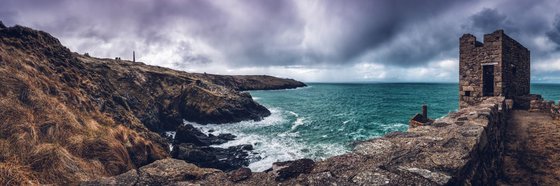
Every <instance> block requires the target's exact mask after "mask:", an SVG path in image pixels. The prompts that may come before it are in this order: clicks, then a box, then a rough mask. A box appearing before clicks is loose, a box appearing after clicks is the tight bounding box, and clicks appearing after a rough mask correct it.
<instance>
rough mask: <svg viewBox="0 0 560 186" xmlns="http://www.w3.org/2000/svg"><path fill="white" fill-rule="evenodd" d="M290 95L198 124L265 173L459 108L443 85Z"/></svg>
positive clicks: (546, 87) (340, 88)
mask: <svg viewBox="0 0 560 186" xmlns="http://www.w3.org/2000/svg"><path fill="white" fill-rule="evenodd" d="M308 85H309V86H308V87H304V88H298V89H290V90H268V91H250V93H251V95H252V96H253V99H255V100H256V101H257V102H259V103H261V104H263V105H264V106H266V107H267V108H269V109H270V110H271V112H272V115H271V116H269V117H266V118H265V119H264V120H262V121H244V122H239V123H232V124H222V125H212V124H211V125H198V124H196V123H191V124H193V125H195V126H196V127H198V128H200V129H201V130H202V131H203V132H206V133H208V131H210V130H214V132H213V133H214V134H219V133H232V134H234V135H237V139H236V140H234V141H230V142H228V143H225V144H222V145H217V147H228V146H233V145H240V144H252V145H253V146H254V147H255V150H254V151H255V152H257V153H258V154H255V155H254V156H253V157H252V159H251V164H250V165H249V168H251V169H252V170H253V171H264V170H266V169H268V168H270V166H271V165H272V163H273V162H277V161H287V160H294V159H299V158H312V159H324V158H328V157H331V156H335V155H340V154H343V153H345V152H348V151H349V150H351V148H352V144H353V142H355V141H358V140H366V139H371V138H375V137H379V136H382V135H384V134H386V133H389V132H393V131H406V129H407V127H408V124H407V122H408V120H409V119H410V118H411V117H412V116H413V115H414V114H416V113H418V112H420V111H421V105H422V104H427V105H428V115H429V116H430V117H431V118H440V117H443V116H446V115H447V114H448V113H449V112H452V111H456V110H457V108H458V85H457V84H451V83H450V84H442V83H376V84H327V83H310V84H308ZM532 93H538V94H542V95H543V96H544V97H545V98H546V99H550V100H557V99H560V85H555V84H535V85H533V86H532Z"/></svg>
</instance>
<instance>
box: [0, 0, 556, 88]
mask: <svg viewBox="0 0 560 186" xmlns="http://www.w3.org/2000/svg"><path fill="white" fill-rule="evenodd" d="M0 1H1V6H0V20H1V21H3V22H4V24H6V25H8V26H11V25H15V24H19V25H24V26H28V27H32V28H36V29H40V30H44V31H47V32H49V33H51V34H52V35H54V36H55V37H58V38H59V39H60V40H61V42H62V43H63V44H64V45H66V46H67V47H69V48H70V49H71V50H72V51H75V52H79V53H85V52H87V53H89V54H90V55H92V56H97V57H108V58H114V57H117V56H120V57H121V58H123V59H131V58H132V51H133V50H134V51H136V55H137V60H139V61H143V62H145V63H147V64H152V65H159V66H165V67H170V68H174V69H180V70H185V71H189V72H208V73H217V74H268V75H274V76H280V77H289V78H295V79H298V80H302V81H306V82H355V81H359V82H362V81H363V82H377V81H384V82H385V81H388V82H395V81H402V82H418V81H423V82H424V81H425V82H457V81H458V56H459V54H458V53H459V49H458V45H459V37H460V36H461V35H462V34H464V33H472V34H474V35H475V36H477V38H478V39H479V40H482V35H483V34H484V33H491V32H493V31H494V30H496V29H504V30H505V32H506V34H508V35H510V36H511V37H512V38H514V39H516V40H517V41H519V42H520V43H521V44H523V45H525V46H526V47H527V48H529V50H531V63H532V64H531V65H532V66H531V67H532V69H531V73H532V74H531V78H532V79H531V80H532V81H533V82H556V83H560V1H559V0H548V1H546V0H545V1H533V0H526V1H512V0H496V1H466V0H460V1H459V0H456V1H455V0H430V1H416V0H410V1H401V0H121V1H115V0H90V1H85V0H48V1H45V0H0Z"/></svg>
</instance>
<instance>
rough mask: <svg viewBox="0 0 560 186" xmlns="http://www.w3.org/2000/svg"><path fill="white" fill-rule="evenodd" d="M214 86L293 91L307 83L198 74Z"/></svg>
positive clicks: (290, 80) (274, 78)
mask: <svg viewBox="0 0 560 186" xmlns="http://www.w3.org/2000/svg"><path fill="white" fill-rule="evenodd" d="M197 75H198V77H201V78H204V79H207V80H209V81H211V82H212V83H214V84H217V85H222V86H226V87H231V88H233V89H235V90H240V91H243V90H275V89H292V88H298V87H305V86H307V85H306V84H305V83H302V82H299V81H296V80H293V79H280V78H276V77H273V76H266V75H239V76H224V75H213V74H197Z"/></svg>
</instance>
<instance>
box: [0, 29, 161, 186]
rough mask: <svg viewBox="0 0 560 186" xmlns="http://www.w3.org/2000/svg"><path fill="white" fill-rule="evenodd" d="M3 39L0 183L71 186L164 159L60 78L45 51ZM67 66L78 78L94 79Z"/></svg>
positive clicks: (156, 149) (157, 149)
mask: <svg viewBox="0 0 560 186" xmlns="http://www.w3.org/2000/svg"><path fill="white" fill-rule="evenodd" d="M5 42H6V41H4V43H3V41H2V38H1V37H0V59H1V62H0V185H29V184H39V183H40V184H51V183H54V184H72V183H75V182H77V181H80V180H89V179H94V178H98V177H100V176H110V175H116V174H119V173H123V172H125V171H127V170H129V169H132V168H135V167H136V166H138V164H139V163H138V162H141V163H145V162H146V161H150V160H152V159H159V158H164V157H166V156H167V154H166V152H165V150H163V149H162V147H160V146H158V145H154V144H153V143H152V142H151V141H150V140H147V139H146V138H145V137H144V136H143V135H142V134H140V133H138V132H136V131H134V130H132V129H130V128H127V127H124V126H123V125H122V124H121V123H118V122H115V121H114V120H113V118H111V117H110V115H109V114H107V113H103V112H101V111H100V110H99V108H98V107H97V106H95V104H94V103H93V102H92V100H91V99H90V98H89V97H88V95H87V92H85V91H83V90H80V89H79V88H77V87H70V86H69V85H68V84H66V83H63V82H61V78H63V77H62V75H61V73H60V72H57V70H60V69H57V68H55V67H53V66H52V65H51V64H50V63H51V62H49V61H47V59H46V58H45V56H42V55H37V54H35V53H26V52H24V51H25V50H20V49H18V48H17V47H13V46H8V45H5ZM68 69H71V70H70V71H68V72H64V73H70V74H72V73H73V74H72V75H71V77H72V78H75V79H74V80H73V81H76V82H80V81H84V82H93V81H92V80H90V79H80V78H85V77H81V75H80V74H76V73H77V72H76V71H75V70H72V68H70V67H65V68H63V69H62V70H68ZM132 122H136V123H135V124H136V126H142V125H141V124H140V123H139V121H137V120H133V121H132ZM138 159H140V160H138ZM152 161H153V160H152Z"/></svg>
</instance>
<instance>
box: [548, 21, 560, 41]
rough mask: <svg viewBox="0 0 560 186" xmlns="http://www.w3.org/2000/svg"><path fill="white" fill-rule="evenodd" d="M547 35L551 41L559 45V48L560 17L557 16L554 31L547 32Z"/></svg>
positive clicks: (553, 26)
mask: <svg viewBox="0 0 560 186" xmlns="http://www.w3.org/2000/svg"><path fill="white" fill-rule="evenodd" d="M546 35H547V36H548V38H549V39H550V40H552V41H553V42H554V43H556V44H557V45H558V46H557V48H558V47H559V46H560V16H559V15H557V16H556V18H555V19H554V23H553V25H552V30H550V31H548V32H546Z"/></svg>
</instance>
